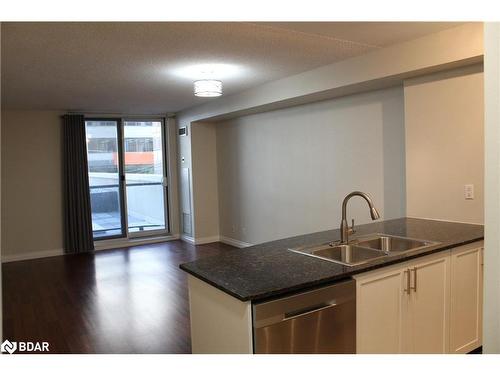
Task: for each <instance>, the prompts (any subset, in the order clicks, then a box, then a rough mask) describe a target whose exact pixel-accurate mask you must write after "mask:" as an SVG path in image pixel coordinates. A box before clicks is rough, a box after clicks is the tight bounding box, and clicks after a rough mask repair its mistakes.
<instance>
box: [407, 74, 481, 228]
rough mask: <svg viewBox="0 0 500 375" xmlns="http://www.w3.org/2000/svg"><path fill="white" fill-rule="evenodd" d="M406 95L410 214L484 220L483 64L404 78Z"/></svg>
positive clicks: (462, 220) (408, 201)
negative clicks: (471, 191)
mask: <svg viewBox="0 0 500 375" xmlns="http://www.w3.org/2000/svg"><path fill="white" fill-rule="evenodd" d="M404 98H405V127H406V186H407V214H408V216H411V217H424V218H431V219H441V220H451V221H460V222H470V223H483V220H484V202H483V200H484V195H483V191H484V155H483V154H484V130H483V108H484V105H483V73H482V65H476V66H473V67H469V68H462V69H460V70H454V71H449V72H444V73H438V74H434V75H430V76H424V77H421V78H415V79H412V80H409V81H405V87H404ZM465 184H474V188H475V199H474V200H466V199H465V198H464V185H465Z"/></svg>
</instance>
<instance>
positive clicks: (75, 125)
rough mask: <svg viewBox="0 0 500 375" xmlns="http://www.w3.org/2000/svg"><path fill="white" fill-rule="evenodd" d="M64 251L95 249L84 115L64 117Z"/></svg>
mask: <svg viewBox="0 0 500 375" xmlns="http://www.w3.org/2000/svg"><path fill="white" fill-rule="evenodd" d="M63 168H64V169H63V180H64V251H65V252H66V253H81V252H86V251H92V250H94V240H93V237H92V217H91V211H90V191H89V174H88V162H87V138H86V135H85V120H84V118H83V116H82V115H65V116H63Z"/></svg>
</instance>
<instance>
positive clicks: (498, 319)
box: [483, 22, 500, 354]
mask: <svg viewBox="0 0 500 375" xmlns="http://www.w3.org/2000/svg"><path fill="white" fill-rule="evenodd" d="M484 42H485V43H484V78H485V80H484V88H485V90H484V95H485V96H484V100H485V135H486V136H485V151H486V152H485V183H486V189H485V237H484V308H483V311H484V313H483V352H484V353H488V354H493V353H496V354H498V353H500V194H499V191H500V147H499V146H498V145H499V144H500V106H499V103H500V23H497V22H495V23H493V22H492V23H486V24H485V26H484Z"/></svg>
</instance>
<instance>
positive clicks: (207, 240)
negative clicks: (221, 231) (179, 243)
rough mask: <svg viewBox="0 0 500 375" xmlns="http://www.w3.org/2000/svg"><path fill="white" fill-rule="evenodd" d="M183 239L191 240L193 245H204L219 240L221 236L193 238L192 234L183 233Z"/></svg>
mask: <svg viewBox="0 0 500 375" xmlns="http://www.w3.org/2000/svg"><path fill="white" fill-rule="evenodd" d="M181 240H183V241H186V242H189V243H190V244H192V245H203V244H206V243H212V242H219V241H220V237H219V236H210V237H201V238H193V237H191V236H187V235H185V234H182V235H181Z"/></svg>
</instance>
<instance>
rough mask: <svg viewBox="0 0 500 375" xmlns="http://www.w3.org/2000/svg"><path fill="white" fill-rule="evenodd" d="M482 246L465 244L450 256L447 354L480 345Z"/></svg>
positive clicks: (468, 349)
mask: <svg viewBox="0 0 500 375" xmlns="http://www.w3.org/2000/svg"><path fill="white" fill-rule="evenodd" d="M482 294H483V277H482V247H481V244H479V245H478V244H474V245H472V246H470V245H466V246H462V247H459V248H456V249H453V250H452V253H451V310H450V353H468V352H470V351H471V350H474V349H476V348H478V347H480V346H481V345H482V343H481V342H482Z"/></svg>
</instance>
